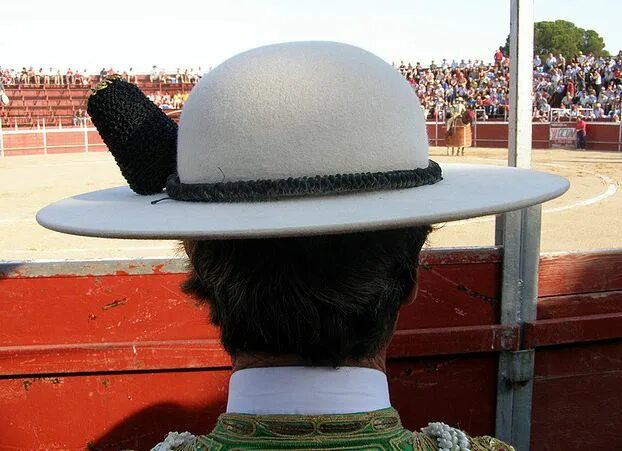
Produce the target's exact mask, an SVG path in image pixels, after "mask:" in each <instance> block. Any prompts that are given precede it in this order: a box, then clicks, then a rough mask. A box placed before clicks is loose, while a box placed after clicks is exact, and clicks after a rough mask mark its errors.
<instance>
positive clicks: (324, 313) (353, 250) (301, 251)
mask: <svg viewBox="0 0 622 451" xmlns="http://www.w3.org/2000/svg"><path fill="white" fill-rule="evenodd" d="M430 231H431V227H430V226H419V227H411V228H406V229H398V230H385V231H378V232H361V233H352V234H344V235H332V236H317V237H313V236H311V237H294V238H278V239H276V238H270V239H254V240H252V239H249V240H221V241H188V242H186V243H185V244H186V248H187V249H188V250H189V257H190V263H191V267H190V274H189V277H188V280H187V281H186V282H185V283H184V285H183V289H184V291H185V292H187V293H190V294H193V295H194V296H195V297H197V298H198V299H200V300H202V301H205V302H206V303H207V304H208V305H209V307H210V311H211V320H212V322H213V323H214V324H216V325H217V326H220V328H221V340H222V343H223V345H224V347H225V349H226V350H227V352H229V353H230V354H231V355H237V354H240V353H250V354H269V355H289V354H292V355H297V356H300V357H301V358H302V359H304V360H305V361H308V362H309V363H311V364H314V365H324V364H331V365H334V366H338V365H340V364H342V363H343V362H344V361H345V360H347V359H351V360H362V359H365V358H369V357H373V356H374V355H376V354H377V353H378V352H379V351H380V350H381V349H382V348H383V347H384V346H385V345H386V344H387V343H388V341H389V340H390V338H391V336H392V334H393V331H394V328H395V322H396V320H397V313H398V310H399V308H400V306H401V305H402V303H403V302H404V301H406V300H407V299H408V296H409V294H410V292H411V291H412V289H413V288H414V286H415V284H416V280H415V279H416V268H417V266H418V259H419V251H420V250H421V247H422V246H423V244H424V243H425V241H426V239H427V236H428V234H429V233H430Z"/></svg>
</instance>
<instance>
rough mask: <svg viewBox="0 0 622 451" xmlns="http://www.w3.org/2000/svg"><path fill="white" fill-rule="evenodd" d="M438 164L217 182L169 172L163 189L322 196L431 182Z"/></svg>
mask: <svg viewBox="0 0 622 451" xmlns="http://www.w3.org/2000/svg"><path fill="white" fill-rule="evenodd" d="M442 179H443V177H442V171H441V167H440V166H439V165H438V163H437V162H435V161H432V160H429V164H428V167H427V168H417V169H410V170H399V171H388V172H374V173H371V172H361V173H357V174H337V175H316V176H315V177H296V178H292V177H290V178H287V179H276V180H272V179H265V180H249V181H240V182H219V183H182V182H181V181H180V180H179V176H178V175H177V174H173V175H171V176H169V178H168V180H167V183H166V192H167V194H168V195H169V196H170V197H171V198H172V199H176V200H182V201H189V202H258V201H268V200H274V199H282V198H288V197H304V196H322V195H331V194H342V193H354V192H363V191H380V190H396V189H405V188H414V187H417V186H423V185H433V184H434V183H436V182H438V181H440V180H442Z"/></svg>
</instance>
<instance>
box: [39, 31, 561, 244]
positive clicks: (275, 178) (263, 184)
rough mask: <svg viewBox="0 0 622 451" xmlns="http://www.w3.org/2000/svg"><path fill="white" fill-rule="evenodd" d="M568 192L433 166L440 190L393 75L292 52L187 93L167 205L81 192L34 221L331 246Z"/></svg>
mask: <svg viewBox="0 0 622 451" xmlns="http://www.w3.org/2000/svg"><path fill="white" fill-rule="evenodd" d="M100 131H101V130H100ZM115 156H116V155H115ZM568 186H569V184H568V181H567V180H566V179H564V178H562V177H559V176H557V175H553V174H548V173H543V172H537V171H532V170H523V169H515V168H502V167H494V166H487V165H466V164H444V165H442V179H441V174H440V169H439V167H438V165H437V164H436V163H434V162H430V161H429V160H428V139H427V133H426V125H425V119H424V117H423V113H422V110H421V107H420V104H419V101H418V99H417V96H416V94H415V93H414V91H413V90H412V88H411V87H410V85H409V84H408V83H407V82H406V80H405V79H404V78H403V77H402V76H401V75H400V74H399V73H398V72H396V71H394V70H393V69H392V67H391V66H390V65H389V64H387V63H386V62H384V61H383V60H381V59H380V58H378V57H376V56H374V55H373V54H371V53H369V52H367V51H365V50H362V49H360V48H357V47H353V46H350V45H346V44H339V43H333V42H295V43H286V44H277V45H271V46H267V47H261V48H257V49H254V50H250V51H247V52H244V53H242V54H239V55H237V56H234V57H233V58H231V59H229V60H227V61H225V62H224V63H222V64H221V65H220V66H218V67H217V68H215V69H213V70H212V71H210V72H208V73H207V74H206V75H205V76H204V77H203V78H202V79H201V81H200V82H199V83H198V84H197V85H196V86H195V87H194V89H193V90H192V93H191V94H190V96H189V98H188V100H187V101H186V103H185V105H184V108H183V111H182V114H181V120H180V125H179V132H178V138H177V174H175V175H172V176H171V177H169V180H168V183H167V193H166V194H164V193H160V194H154V195H138V194H136V193H134V192H133V191H132V190H130V188H129V187H127V186H123V187H118V188H112V189H106V190H100V191H95V192H90V193H86V194H81V195H78V196H74V197H71V198H68V199H65V200H62V201H59V202H56V203H54V204H52V205H49V206H47V207H45V208H44V209H42V210H41V211H40V212H39V213H38V214H37V220H38V221H39V223H40V224H41V225H43V226H45V227H48V228H50V229H53V230H57V231H60V232H65V233H72V234H77V235H88V236H101V237H111V238H112V237H113V238H163V239H165V238H170V239H180V238H190V237H195V238H204V239H218V238H249V237H269V236H292V235H314V234H330V233H343V232H353V231H362V230H379V229H387V228H398V227H405V226H412V225H420V224H434V223H439V222H445V221H452V220H457V219H463V218H468V217H474V216H482V215H489V214H495V213H500V212H504V211H509V210H516V209H519V208H523V207H527V206H530V205H534V204H539V203H542V202H545V201H547V200H550V199H553V198H555V197H557V196H559V195H561V194H563V193H564V192H565V191H566V190H567V189H568ZM166 195H168V196H169V197H171V198H172V199H168V198H166ZM163 198H166V199H165V200H163V201H161V202H157V203H155V204H154V203H153V201H157V200H161V199H163ZM187 199H192V200H194V201H188V200H187Z"/></svg>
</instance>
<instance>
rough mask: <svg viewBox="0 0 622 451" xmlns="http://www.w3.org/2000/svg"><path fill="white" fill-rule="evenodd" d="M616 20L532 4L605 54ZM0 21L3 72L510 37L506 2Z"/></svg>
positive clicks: (190, 3)
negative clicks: (602, 46) (597, 37)
mask: <svg viewBox="0 0 622 451" xmlns="http://www.w3.org/2000/svg"><path fill="white" fill-rule="evenodd" d="M592 5H595V6H596V7H594V8H592V7H591V6H592ZM621 13H622V2H620V0H599V1H597V2H592V3H589V2H586V1H585V0H581V1H579V0H563V1H562V0H535V17H536V20H554V19H558V18H562V19H566V20H570V21H572V22H574V23H575V24H577V25H578V26H581V27H583V28H592V29H595V30H596V31H598V32H599V33H600V34H601V36H603V37H604V38H605V42H606V44H607V48H608V49H609V50H610V51H612V52H617V51H618V50H620V49H622V33H620V32H619V30H620V26H619V25H618V24H619V21H620V16H621ZM2 19H3V25H2V33H1V36H0V65H2V66H9V67H17V66H20V67H21V66H22V65H33V66H36V67H40V66H50V65H52V66H54V67H57V66H59V67H61V68H63V69H64V68H66V67H68V66H69V67H72V68H73V69H76V68H79V69H85V68H87V69H89V70H95V69H99V68H101V67H102V66H106V67H109V66H112V67H114V68H115V69H117V70H121V69H123V68H127V67H130V66H133V67H134V68H135V69H136V68H137V69H139V70H141V71H145V70H147V69H148V68H149V67H151V65H152V64H158V65H161V66H164V67H165V68H166V69H168V70H175V69H176V68H177V67H178V66H181V67H195V68H196V67H197V66H201V67H202V69H207V68H208V67H209V66H214V65H216V64H218V63H220V62H222V61H223V60H224V59H226V58H228V57H230V56H232V55H234V54H236V53H238V52H240V51H243V50H247V49H249V48H253V47H257V46H260V45H265V44H270V43H275V42H283V41H293V40H334V41H342V42H347V43H351V44H354V45H358V46H360V47H363V48H366V49H368V50H370V51H372V52H374V53H376V54H378V55H379V56H381V57H382V58H384V59H386V60H387V61H389V62H390V61H392V60H395V61H399V60H401V59H403V60H410V61H412V62H413V63H414V62H416V61H421V62H422V63H428V62H429V61H430V60H431V59H435V60H437V61H438V60H440V59H442V58H448V59H449V60H451V59H452V58H456V59H459V58H467V59H468V58H478V59H479V58H484V59H486V60H491V59H492V54H493V51H494V49H495V48H496V47H497V46H498V45H501V44H503V43H504V42H505V37H506V35H507V33H508V31H509V0H472V1H465V0H460V1H457V0H444V1H429V0H410V1H402V0H385V1H381V0H374V1H372V0H356V1H353V0H341V1H339V0H332V1H326V0H315V1H306V2H302V1H299V0H257V1H250V0H228V1H209V0H204V1H195V0H186V1H174V0H173V1H170V0H169V1H160V0H151V1H143V0H122V1H121V0H105V1H102V2H82V3H81V2H73V3H72V2H61V3H58V2H51V1H49V0H45V1H43V0H30V1H28V2H3V5H2Z"/></svg>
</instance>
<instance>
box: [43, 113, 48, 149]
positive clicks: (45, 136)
mask: <svg viewBox="0 0 622 451" xmlns="http://www.w3.org/2000/svg"><path fill="white" fill-rule="evenodd" d="M47 154H48V134H47V130H46V128H45V119H43V155H47Z"/></svg>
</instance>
